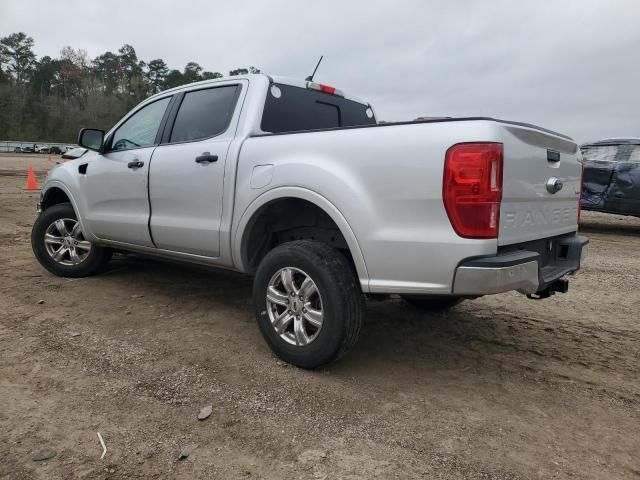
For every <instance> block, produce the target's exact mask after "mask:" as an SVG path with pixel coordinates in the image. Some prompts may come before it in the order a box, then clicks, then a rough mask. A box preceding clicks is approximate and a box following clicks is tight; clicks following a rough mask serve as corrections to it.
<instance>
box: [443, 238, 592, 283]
mask: <svg viewBox="0 0 640 480" xmlns="http://www.w3.org/2000/svg"><path fill="white" fill-rule="evenodd" d="M588 241H589V240H588V239H587V238H586V237H579V236H570V237H563V238H560V239H555V240H553V239H550V240H549V241H548V242H549V244H548V245H549V252H550V253H548V254H547V252H545V254H541V253H540V252H539V251H530V250H526V249H518V250H512V251H507V252H504V253H499V254H498V255H495V256H492V257H482V258H474V259H471V260H465V261H463V262H462V263H460V265H458V268H457V269H456V275H455V279H454V282H453V294H454V295H490V294H494V293H502V292H509V291H511V290H517V291H519V292H521V293H525V294H535V293H539V292H542V291H544V290H546V289H547V288H548V287H549V286H550V285H551V284H553V283H554V282H556V281H557V280H559V279H560V278H562V277H563V276H565V275H567V274H571V273H574V272H576V271H578V270H579V269H580V261H581V259H582V250H583V248H584V246H585V245H586V244H587V243H588Z"/></svg>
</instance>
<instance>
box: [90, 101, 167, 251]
mask: <svg viewBox="0 0 640 480" xmlns="http://www.w3.org/2000/svg"><path fill="white" fill-rule="evenodd" d="M171 98H172V97H164V98H161V99H159V100H156V101H154V102H152V103H148V104H146V105H144V106H143V107H142V108H140V109H138V110H136V111H135V112H134V113H133V114H131V115H130V116H129V117H128V118H127V119H126V120H125V121H124V122H123V123H122V124H121V125H120V126H118V128H117V129H116V130H115V131H114V132H113V133H112V134H111V135H110V136H109V138H107V140H106V143H105V151H104V153H103V154H102V155H98V156H97V157H96V158H95V159H94V160H93V161H91V162H89V164H88V165H87V169H86V173H85V174H84V177H85V178H84V179H82V180H84V181H81V184H83V185H84V191H83V198H84V199H85V201H86V202H87V205H86V212H87V215H86V223H87V224H88V227H89V230H90V231H91V232H92V233H93V234H94V235H95V236H97V237H98V238H100V239H104V240H111V241H116V242H123V243H128V244H132V245H140V246H148V247H152V246H153V242H152V240H151V236H150V234H149V214H150V209H149V194H148V181H149V176H148V175H149V164H150V163H151V156H152V155H153V151H154V150H155V148H156V145H157V144H158V142H159V139H160V136H161V134H162V132H161V131H160V130H161V126H163V125H164V122H165V121H166V120H165V117H166V116H167V112H168V110H169V104H170V102H171Z"/></svg>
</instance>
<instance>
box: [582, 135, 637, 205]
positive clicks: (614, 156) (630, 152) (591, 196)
mask: <svg viewBox="0 0 640 480" xmlns="http://www.w3.org/2000/svg"><path fill="white" fill-rule="evenodd" d="M580 149H581V150H582V157H583V159H584V160H583V164H584V174H583V181H582V199H581V205H582V208H583V209H585V210H594V211H598V212H605V213H615V214H619V215H633V216H637V217H640V138H609V139H605V140H600V141H597V142H593V143H585V144H583V145H582V146H581V147H580Z"/></svg>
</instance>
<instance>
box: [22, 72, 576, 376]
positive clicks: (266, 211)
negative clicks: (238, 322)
mask: <svg viewBox="0 0 640 480" xmlns="http://www.w3.org/2000/svg"><path fill="white" fill-rule="evenodd" d="M78 143H79V144H80V145H81V146H82V147H84V148H86V149H88V151H87V153H86V154H84V155H82V156H80V157H79V158H77V159H74V160H71V161H68V162H66V163H64V164H61V165H59V166H57V167H55V168H54V169H53V170H52V171H51V172H50V173H49V175H48V177H47V179H46V181H45V183H44V186H43V188H42V194H41V198H40V203H39V212H40V214H39V216H38V218H37V220H36V221H35V224H34V226H33V232H32V246H33V251H34V253H35V256H36V257H37V259H38V260H39V261H40V263H41V264H42V265H43V266H44V267H45V268H46V269H47V270H49V271H50V272H52V273H54V274H56V275H61V276H69V277H80V276H85V275H90V274H93V273H96V272H99V271H100V270H102V269H103V268H104V267H105V265H106V264H107V262H108V261H109V258H110V256H111V253H112V252H113V251H114V250H115V251H127V252H136V253H138V254H145V255H153V256H156V257H164V258H167V259H173V260H180V261H184V262H192V263H198V264H202V265H210V266H216V267H223V268H228V269H233V270H237V271H240V272H246V273H249V274H252V275H254V276H255V280H254V301H255V307H256V317H257V323H258V326H259V328H260V330H261V332H262V334H263V336H264V338H265V339H266V341H267V343H268V344H269V346H270V347H271V348H272V350H273V351H274V352H275V354H276V355H278V356H279V357H280V358H282V359H284V360H285V361H287V362H290V363H292V364H294V365H297V366H300V367H304V368H313V367H318V366H320V365H323V364H325V363H327V362H330V361H332V360H335V359H336V358H338V357H340V356H341V355H342V354H344V353H345V352H346V351H347V350H348V349H349V348H350V347H351V346H353V344H354V343H355V341H356V339H357V337H358V333H359V330H360V327H361V325H362V322H363V315H364V305H363V302H364V297H365V295H370V296H374V295H388V294H397V295H400V296H401V297H403V298H404V299H406V300H407V301H408V302H409V303H411V304H413V305H415V306H417V307H419V308H425V309H429V308H443V307H446V306H450V305H453V304H455V303H457V302H459V301H461V300H464V299H469V298H476V297H479V296H482V295H488V294H495V293H500V292H507V291H511V290H517V291H519V292H521V293H523V294H527V295H528V296H530V297H532V298H545V297H548V296H549V295H551V294H553V293H555V292H565V291H566V290H567V281H566V279H565V278H564V277H565V276H566V275H567V274H572V273H574V272H575V271H577V270H578V269H579V268H580V258H581V255H582V248H583V246H584V245H585V244H586V242H587V241H586V239H585V238H583V237H579V236H577V235H576V231H577V229H578V219H579V214H580V211H579V196H580V179H581V158H580V151H579V149H578V148H577V145H576V143H575V142H574V141H572V140H571V139H570V138H568V137H566V136H563V135H560V134H558V133H554V132H551V131H548V130H545V129H542V128H539V127H535V126H533V125H527V124H522V123H516V122H508V121H503V120H495V119H491V118H447V119H434V120H430V121H423V120H421V121H416V122H402V123H390V124H389V123H385V124H378V123H377V121H376V118H375V115H374V112H373V109H372V108H371V106H370V105H369V104H368V103H366V102H363V101H360V100H358V99H356V98H353V97H350V96H347V95H345V94H344V93H343V92H341V91H339V90H337V89H335V88H333V87H330V86H327V85H323V84H319V83H314V82H311V81H298V80H293V79H286V78H280V77H271V76H267V75H247V76H238V77H232V78H225V79H218V80H212V81H205V82H199V83H195V84H191V85H186V86H183V87H179V88H175V89H172V90H167V91H165V92H162V93H160V94H158V95H154V96H153V97H150V98H149V99H147V100H145V101H144V102H142V103H141V104H140V105H138V106H137V107H136V108H134V109H133V110H132V111H131V112H130V113H128V114H127V115H126V116H125V117H124V118H123V119H122V120H121V121H120V122H119V123H117V124H116V125H115V126H114V127H113V128H112V129H111V130H110V131H109V132H108V133H106V134H105V132H103V131H102V130H95V129H83V130H82V131H81V132H80V136H79V141H78Z"/></svg>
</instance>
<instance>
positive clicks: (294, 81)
mask: <svg viewBox="0 0 640 480" xmlns="http://www.w3.org/2000/svg"><path fill="white" fill-rule="evenodd" d="M256 78H267V79H268V80H269V82H270V83H279V84H280V85H290V86H292V87H299V88H307V82H306V81H305V80H301V79H298V78H293V77H284V76H280V75H267V74H266V73H250V74H247V75H235V76H232V77H220V78H213V79H211V80H201V81H199V82H193V83H187V84H185V85H180V86H178V87H173V88H169V89H167V90H163V91H162V92H159V93H156V94H155V95H152V96H150V97H148V98H147V99H146V100H150V99H152V98H156V97H160V96H162V95H166V94H167V93H175V92H180V91H182V90H187V89H190V88H192V87H194V86H199V85H202V86H205V85H215V84H216V83H219V82H226V81H229V80H249V82H251V80H255V79H256ZM344 98H346V99H347V100H351V101H353V102H357V103H361V104H363V105H370V104H369V103H368V102H366V101H364V100H362V99H360V98H357V97H353V96H351V95H346V94H345V95H344ZM145 103H146V101H145Z"/></svg>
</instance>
